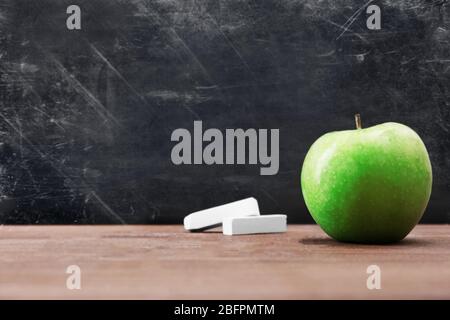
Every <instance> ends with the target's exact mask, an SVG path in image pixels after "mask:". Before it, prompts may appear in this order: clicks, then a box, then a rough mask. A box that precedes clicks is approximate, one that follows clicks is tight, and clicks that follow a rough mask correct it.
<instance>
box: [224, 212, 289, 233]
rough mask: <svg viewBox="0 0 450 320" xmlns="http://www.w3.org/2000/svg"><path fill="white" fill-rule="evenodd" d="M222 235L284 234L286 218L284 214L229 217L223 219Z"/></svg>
mask: <svg viewBox="0 0 450 320" xmlns="http://www.w3.org/2000/svg"><path fill="white" fill-rule="evenodd" d="M222 228H223V234H225V235H228V236H232V235H237V234H255V233H275V232H286V230H287V217H286V215H284V214H268V215H262V216H255V217H229V218H224V219H223V224H222Z"/></svg>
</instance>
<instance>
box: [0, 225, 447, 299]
mask: <svg viewBox="0 0 450 320" xmlns="http://www.w3.org/2000/svg"><path fill="white" fill-rule="evenodd" d="M371 264H376V265H378V266H379V267H380V268H381V286H382V288H381V289H380V290H368V289H367V287H366V280H367V277H368V274H367V273H366V269H367V267H368V266H369V265H371ZM69 265H78V266H79V267H80V268H81V290H68V289H67V288H66V279H67V277H68V276H69V275H68V274H66V268H67V267H68V266H69ZM0 298H1V299H12V298H13V299H14V298H25V299H37V298H43V299H47V298H56V299H59V298H63V299H82V298H83V299H84V298H87V299H97V298H101V299H106V298H112V299H120V298H123V299H304V298H306V299H329V298H331V299H334V298H344V299H355V298H356V299H362V298H369V299H380V298H389V299H390V298H394V299H403V298H413V299H416V298H425V299H428V298H446V299H449V298H450V226H448V225H440V226H438V225H420V226H417V227H416V228H415V229H414V230H413V232H412V233H411V234H410V235H409V236H408V237H407V238H406V239H405V240H404V241H402V242H400V243H397V244H394V245H383V246H382V245H354V244H344V243H339V242H335V241H333V240H331V239H329V238H328V237H327V236H326V235H325V234H324V233H323V232H322V231H321V230H320V229H319V228H318V227H317V226H312V225H303V226H301V225H289V227H288V232H287V233H284V234H268V235H252V236H232V237H230V236H224V235H222V233H221V232H220V230H217V229H216V230H214V231H210V232H203V233H188V232H185V231H184V230H183V228H182V226H155V225H148V226H0Z"/></svg>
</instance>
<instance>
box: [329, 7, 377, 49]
mask: <svg viewBox="0 0 450 320" xmlns="http://www.w3.org/2000/svg"><path fill="white" fill-rule="evenodd" d="M372 2H373V0H369V1H367V2H366V3H365V4H364V5H363V6H362V7H360V8H359V9H358V10H356V11H355V13H353V14H352V15H351V16H350V18H348V19H347V21H346V22H345V23H344V24H343V25H342V26H341V28H344V30H343V31H342V33H341V34H340V35H339V36H338V37H337V38H336V40H339V39H340V38H341V37H342V36H343V35H344V34H345V33H346V32H347V30H348V29H349V28H350V27H351V26H352V24H353V23H354V22H355V21H356V19H358V17H359V15H360V14H361V12H363V10H364V9H365V8H366V7H367V6H368V5H369V4H370V3H372Z"/></svg>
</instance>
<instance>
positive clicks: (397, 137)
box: [301, 122, 432, 243]
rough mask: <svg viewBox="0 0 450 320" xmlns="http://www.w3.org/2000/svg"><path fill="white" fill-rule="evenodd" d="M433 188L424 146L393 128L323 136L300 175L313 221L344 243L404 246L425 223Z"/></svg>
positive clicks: (408, 133) (411, 134) (401, 129)
mask: <svg viewBox="0 0 450 320" xmlns="http://www.w3.org/2000/svg"><path fill="white" fill-rule="evenodd" d="M431 185H432V170H431V163H430V159H429V157H428V152H427V150H426V148H425V145H424V143H423V142H422V140H421V139H420V137H419V136H418V135H417V133H416V132H415V131H414V130H412V129H411V128H409V127H407V126H405V125H402V124H399V123H394V122H388V123H384V124H380V125H376V126H373V127H369V128H366V129H355V130H346V131H338V132H330V133H327V134H325V135H323V136H322V137H320V138H319V139H318V140H317V141H316V142H314V144H313V145H312V146H311V148H310V149H309V151H308V153H307V155H306V158H305V161H304V163H303V167H302V172H301V186H302V192H303V197H304V199H305V202H306V206H307V207H308V210H309V212H310V213H311V215H312V217H313V219H314V220H315V221H316V222H317V223H318V224H319V225H320V227H321V228H322V229H323V230H324V231H325V232H326V233H327V234H328V235H329V236H331V237H332V238H334V239H336V240H339V241H344V242H355V243H390V242H396V241H400V240H401V239H403V238H404V237H406V235H408V233H409V232H410V231H411V230H412V229H413V228H414V226H415V225H416V224H417V223H418V222H419V220H420V218H421V217H422V215H423V213H424V211H425V208H426V206H427V204H428V200H429V198H430V194H431Z"/></svg>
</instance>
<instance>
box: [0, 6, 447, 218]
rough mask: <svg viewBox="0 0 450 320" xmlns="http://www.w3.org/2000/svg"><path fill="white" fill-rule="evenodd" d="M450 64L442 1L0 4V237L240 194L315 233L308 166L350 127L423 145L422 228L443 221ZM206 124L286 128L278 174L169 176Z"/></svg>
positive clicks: (236, 171)
mask: <svg viewBox="0 0 450 320" xmlns="http://www.w3.org/2000/svg"><path fill="white" fill-rule="evenodd" d="M73 4H75V5H77V6H78V7H79V8H80V13H81V14H80V23H81V24H80V26H81V29H70V28H68V21H67V19H68V17H69V16H70V15H69V14H68V12H67V11H66V10H67V8H68V7H69V6H70V5H73ZM370 4H376V5H378V6H379V8H380V9H381V29H379V30H370V29H368V26H367V18H368V15H367V12H366V8H367V6H368V5H370ZM449 57H450V5H449V4H448V3H447V1H445V0H443V1H440V0H438V1H436V0H398V1H391V0H389V1H366V0H360V1H353V0H329V1H319V0H264V1H257V0H166V1H161V0H130V1H125V0H113V1H111V0H86V1H84V0H74V1H72V0H71V1H61V0H52V1H49V0H0V192H1V199H0V223H33V224H35V223H181V221H182V218H183V217H184V215H186V214H188V213H190V212H192V211H195V210H200V209H204V208H206V207H209V206H214V205H218V204H222V203H225V202H228V201H234V200H238V199H241V198H244V197H247V196H254V197H256V198H257V199H258V200H259V202H260V207H261V210H262V212H264V213H285V214H288V219H289V222H312V219H311V218H310V216H309V214H308V212H307V210H306V207H305V205H304V201H303V199H302V195H301V190H300V178H299V174H300V168H301V165H302V162H303V159H304V156H305V154H306V152H307V150H308V148H309V147H310V145H311V144H312V143H313V142H314V141H315V140H316V139H317V138H318V137H319V136H320V135H322V134H324V133H326V132H329V131H334V130H344V129H351V128H354V122H353V115H354V114H355V113H356V112H359V113H361V115H362V119H363V125H364V126H370V125H374V124H378V123H382V122H387V121H396V122H401V123H404V124H406V125H408V126H410V127H412V128H413V129H414V130H416V131H417V132H418V133H419V135H420V136H421V137H422V139H423V140H424V142H425V144H426V146H427V148H428V151H429V153H430V157H431V161H432V165H433V175H434V181H433V193H432V197H431V200H430V204H429V207H428V209H427V211H426V213H425V216H424V218H423V220H422V222H435V223H449V222H450V60H449ZM196 120H201V121H202V123H203V126H204V127H205V128H217V129H219V130H225V129H226V128H243V129H247V128H255V129H260V128H264V129H279V135H280V142H279V157H280V158H279V160H280V164H279V171H278V173H277V174H276V175H266V176H264V175H260V171H259V169H260V167H259V166H257V165H250V164H247V165H205V164H203V165H175V164H174V163H173V162H172V161H171V150H172V148H173V146H174V142H172V141H171V134H172V132H173V131H174V130H176V129H177V128H186V129H188V130H191V131H192V128H193V123H194V121H196Z"/></svg>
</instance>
